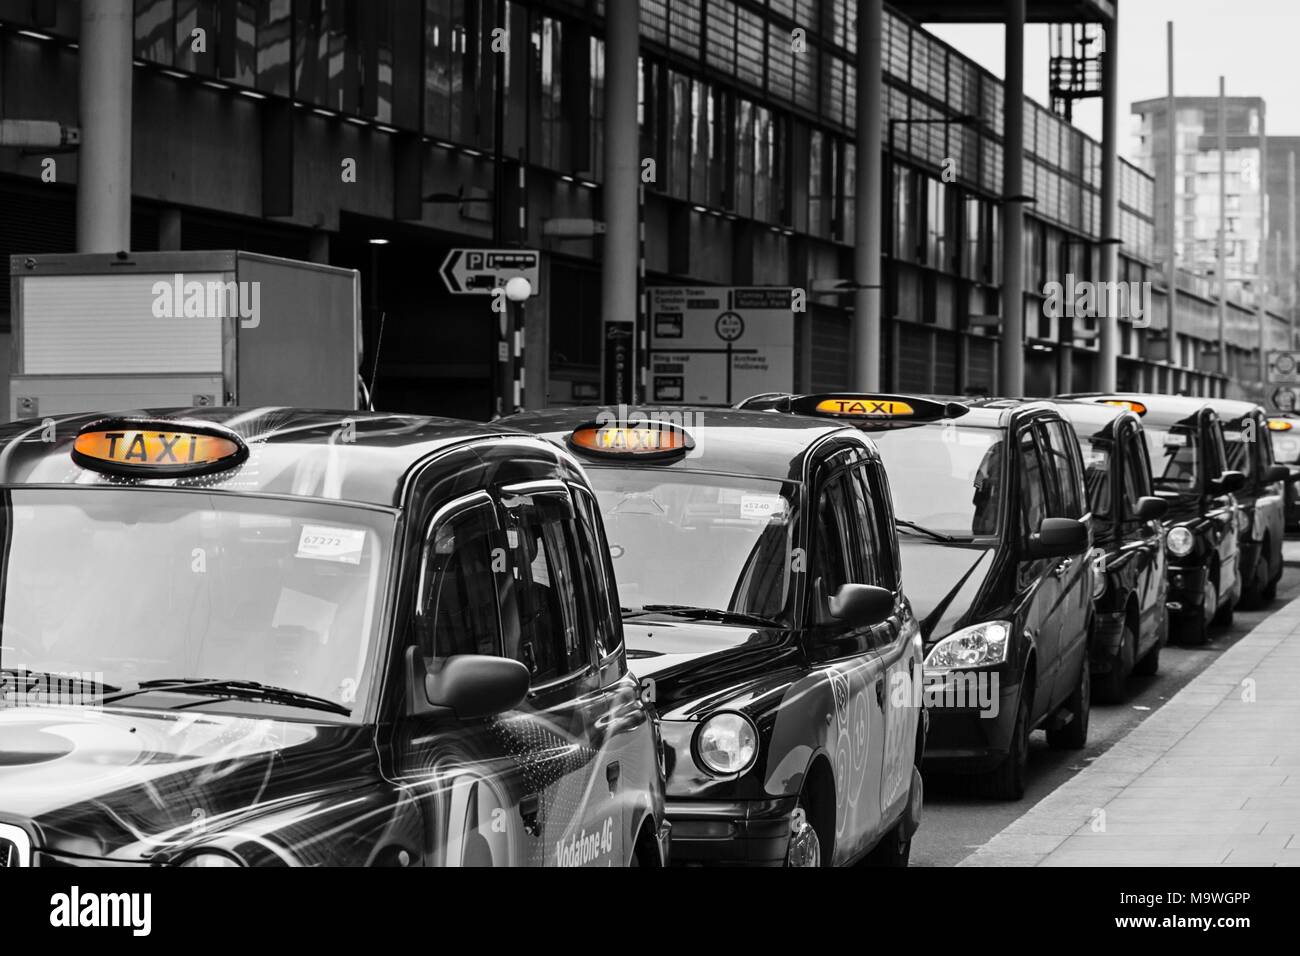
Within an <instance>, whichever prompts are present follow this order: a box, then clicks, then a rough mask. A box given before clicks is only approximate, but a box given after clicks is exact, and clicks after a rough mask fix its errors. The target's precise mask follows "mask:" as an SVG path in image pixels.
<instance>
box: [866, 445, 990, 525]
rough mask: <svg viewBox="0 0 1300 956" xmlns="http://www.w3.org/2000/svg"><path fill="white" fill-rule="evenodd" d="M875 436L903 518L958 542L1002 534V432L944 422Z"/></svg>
mask: <svg viewBox="0 0 1300 956" xmlns="http://www.w3.org/2000/svg"><path fill="white" fill-rule="evenodd" d="M871 438H872V440H873V441H874V442H875V443H876V447H877V448H878V449H879V451H880V458H881V460H882V461H883V462H884V465H885V471H886V472H887V474H888V475H889V487H890V491H891V493H892V495H893V503H894V514H895V515H897V516H898V517H899V518H900V519H901V520H903V521H909V522H912V523H914V524H918V525H921V526H922V527H924V528H926V529H929V530H932V531H939V532H942V533H944V534H949V535H953V536H955V537H959V538H963V537H964V538H969V537H971V536H972V535H981V536H983V535H995V534H997V533H998V531H999V529H1000V528H1001V521H1002V502H1003V497H1004V493H1003V486H1002V481H1003V472H1004V471H1005V467H1004V462H1003V459H1004V449H1005V444H1004V442H1003V439H1002V431H1001V430H1000V429H996V428H981V427H978V426H962V425H953V424H951V423H946V424H944V425H922V426H920V427H916V428H899V429H896V430H894V431H879V432H873V433H872V435H871Z"/></svg>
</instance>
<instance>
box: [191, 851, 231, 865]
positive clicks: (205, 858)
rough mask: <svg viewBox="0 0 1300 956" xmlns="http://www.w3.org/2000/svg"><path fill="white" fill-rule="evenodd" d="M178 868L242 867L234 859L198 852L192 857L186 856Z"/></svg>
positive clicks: (223, 855) (222, 854)
mask: <svg viewBox="0 0 1300 956" xmlns="http://www.w3.org/2000/svg"><path fill="white" fill-rule="evenodd" d="M177 865H178V866H243V864H242V863H240V862H239V861H238V860H236V859H235V858H234V857H231V856H226V854H224V853H214V852H212V851H211V850H200V851H199V852H198V853H195V854H193V855H192V856H187V857H186V858H185V859H183V860H181V862H180V863H178V864H177Z"/></svg>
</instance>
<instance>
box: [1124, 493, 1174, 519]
mask: <svg viewBox="0 0 1300 956" xmlns="http://www.w3.org/2000/svg"><path fill="white" fill-rule="evenodd" d="M1168 510H1169V502H1167V501H1165V499H1164V498H1155V497H1152V496H1150V495H1147V496H1144V497H1142V498H1139V499H1138V500H1137V502H1136V503H1135V504H1134V505H1133V517H1135V518H1137V520H1138V521H1157V520H1159V519H1160V518H1163V517H1164V516H1165V512H1166V511H1168Z"/></svg>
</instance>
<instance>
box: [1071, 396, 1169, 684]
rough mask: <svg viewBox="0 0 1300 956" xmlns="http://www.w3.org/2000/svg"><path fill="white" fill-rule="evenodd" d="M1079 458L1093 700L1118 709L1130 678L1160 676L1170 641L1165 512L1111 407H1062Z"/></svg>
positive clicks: (1137, 445) (1143, 452)
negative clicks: (1090, 579) (1087, 533)
mask: <svg viewBox="0 0 1300 956" xmlns="http://www.w3.org/2000/svg"><path fill="white" fill-rule="evenodd" d="M1058 405H1059V408H1060V410H1061V414H1062V415H1064V416H1065V417H1066V419H1067V420H1068V421H1069V422H1070V425H1071V426H1073V428H1074V432H1075V435H1076V437H1077V438H1078V439H1079V450H1080V451H1081V452H1082V453H1083V481H1084V486H1085V488H1086V490H1087V494H1088V510H1089V511H1090V512H1091V513H1092V543H1093V554H1094V560H1093V564H1094V569H1095V573H1096V586H1095V588H1094V591H1093V602H1094V612H1093V624H1092V637H1091V639H1090V641H1089V646H1090V648H1091V651H1090V656H1091V658H1092V692H1093V696H1094V697H1095V698H1096V699H1097V700H1099V701H1101V702H1103V703H1118V702H1120V701H1122V700H1123V699H1124V697H1125V693H1126V685H1127V681H1128V678H1129V676H1130V675H1131V674H1140V675H1151V674H1154V673H1156V671H1157V670H1159V668H1160V649H1161V648H1162V647H1163V646H1164V644H1165V642H1166V640H1167V639H1168V633H1169V615H1168V612H1167V610H1166V608H1165V600H1166V594H1167V591H1168V583H1167V580H1166V573H1165V566H1166V564H1167V559H1166V557H1165V547H1164V532H1163V529H1162V528H1161V526H1160V518H1161V517H1162V516H1163V515H1164V513H1165V511H1166V510H1168V507H1169V504H1168V502H1167V501H1165V500H1164V499H1163V498H1159V497H1156V496H1155V494H1154V492H1153V491H1152V488H1151V459H1150V456H1149V454H1148V452H1147V446H1146V441H1145V440H1144V439H1143V437H1142V422H1141V420H1140V419H1139V418H1138V416H1137V415H1136V414H1134V413H1133V412H1131V411H1129V410H1128V409H1126V408H1117V407H1116V406H1114V405H1096V404H1089V403H1086V402H1071V401H1064V400H1063V401H1061V402H1059V403H1058Z"/></svg>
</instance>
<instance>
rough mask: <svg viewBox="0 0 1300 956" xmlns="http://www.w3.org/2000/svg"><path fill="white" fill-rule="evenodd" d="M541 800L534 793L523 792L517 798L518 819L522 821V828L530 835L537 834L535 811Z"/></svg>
mask: <svg viewBox="0 0 1300 956" xmlns="http://www.w3.org/2000/svg"><path fill="white" fill-rule="evenodd" d="M541 803H542V802H541V800H540V799H539V798H538V796H537V794H535V793H527V794H524V796H523V797H522V798H520V800H519V819H520V820H522V821H523V822H524V829H525V830H527V831H528V832H529V833H530V834H531V835H532V836H537V834H538V828H537V811H538V809H539V808H540V807H541Z"/></svg>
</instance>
